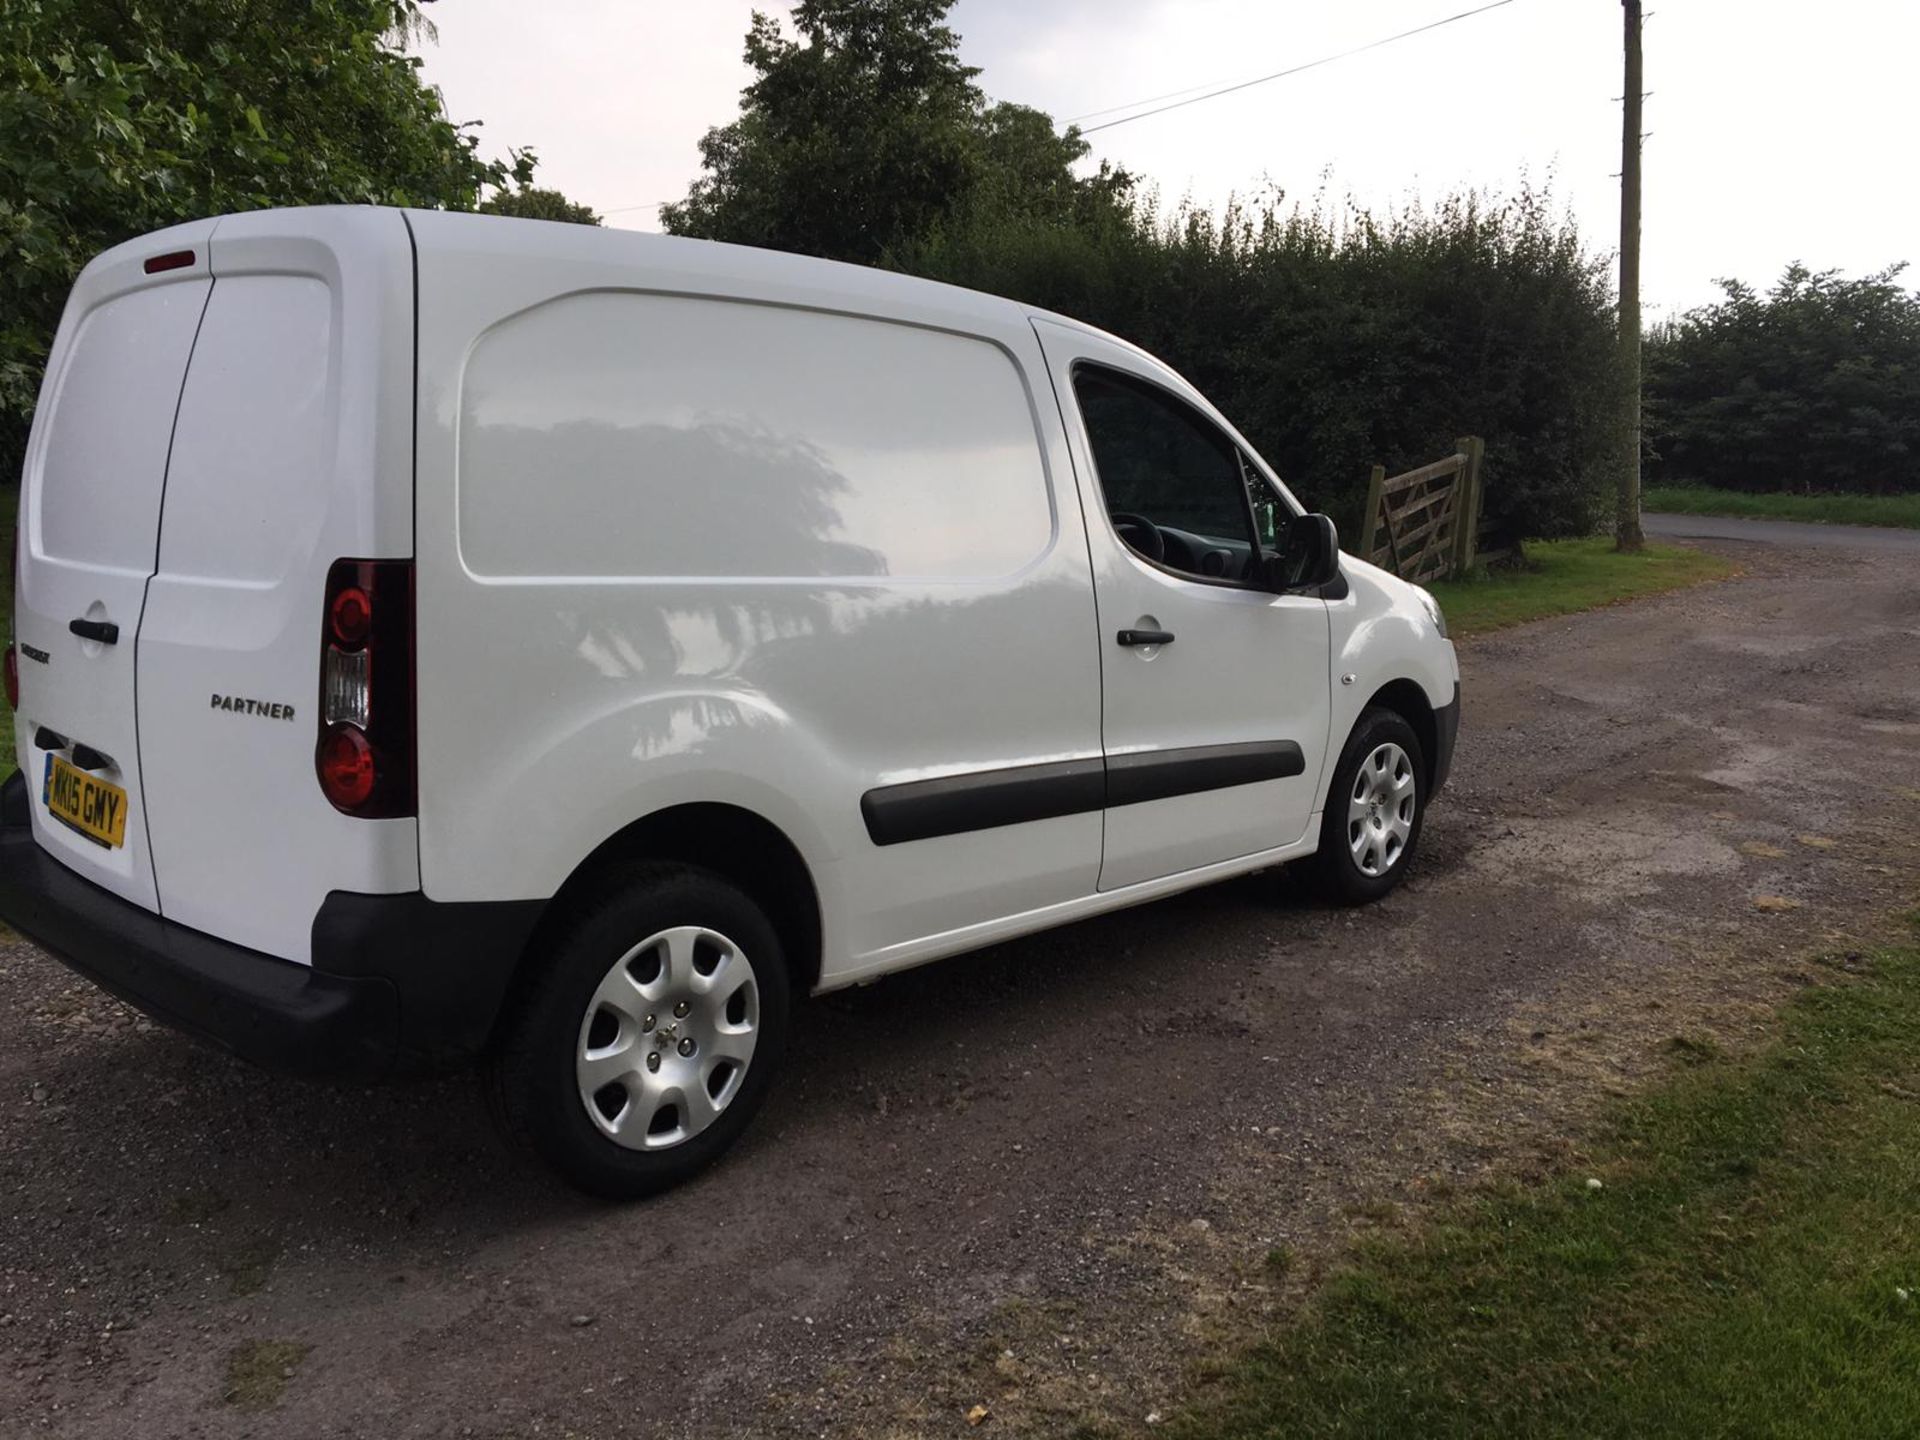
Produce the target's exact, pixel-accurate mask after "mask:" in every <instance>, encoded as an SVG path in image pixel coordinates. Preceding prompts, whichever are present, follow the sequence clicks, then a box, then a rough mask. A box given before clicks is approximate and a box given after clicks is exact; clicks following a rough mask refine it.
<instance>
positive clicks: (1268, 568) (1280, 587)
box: [1260, 515, 1340, 595]
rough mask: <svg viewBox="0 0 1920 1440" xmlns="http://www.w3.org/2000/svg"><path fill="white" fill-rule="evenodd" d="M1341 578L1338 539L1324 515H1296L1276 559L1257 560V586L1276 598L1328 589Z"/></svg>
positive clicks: (1332, 525)
mask: <svg viewBox="0 0 1920 1440" xmlns="http://www.w3.org/2000/svg"><path fill="white" fill-rule="evenodd" d="M1339 575H1340V535H1339V532H1338V531H1337V530H1335V529H1334V524H1333V521H1331V520H1329V519H1328V518H1327V517H1326V516H1325V515H1297V516H1295V517H1294V519H1293V522H1292V523H1291V524H1290V525H1288V527H1287V531H1286V544H1285V545H1284V546H1283V547H1282V548H1281V551H1280V553H1279V554H1277V555H1263V556H1262V557H1261V558H1260V585H1261V588H1262V589H1265V590H1271V591H1272V592H1273V593H1274V594H1276V595H1297V594H1302V593H1305V592H1310V591H1315V590H1318V589H1319V588H1320V587H1321V586H1323V585H1330V584H1332V583H1333V581H1335V580H1336V579H1338V578H1339Z"/></svg>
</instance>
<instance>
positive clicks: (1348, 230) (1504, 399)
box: [889, 189, 1623, 537]
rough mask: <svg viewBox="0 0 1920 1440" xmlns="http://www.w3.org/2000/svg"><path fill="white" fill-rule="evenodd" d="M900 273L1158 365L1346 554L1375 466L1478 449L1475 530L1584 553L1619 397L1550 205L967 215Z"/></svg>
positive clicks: (1569, 241) (905, 256)
mask: <svg viewBox="0 0 1920 1440" xmlns="http://www.w3.org/2000/svg"><path fill="white" fill-rule="evenodd" d="M889 263H891V264H894V265H896V266H898V267H899V268H902V269H906V270H909V271H911V272H913V273H916V274H921V275H930V276H933V277H934V278H937V279H942V280H949V281H953V282H954V283H957V284H962V285H968V286H971V287H973V288H976V289H981V290H989V291H994V292H996V293H999V294H1004V295H1010V296H1013V297H1015V298H1017V299H1020V300H1023V301H1026V302H1029V303H1032V304H1037V305H1043V306H1045V307H1047V308H1049V309H1053V310H1057V311H1060V312H1062V313H1065V314H1068V315H1072V316H1075V317H1076V318H1079V319H1082V320H1086V321H1088V322H1090V323H1092V324H1095V325H1098V326H1100V327H1102V328H1103V329H1107V330H1111V331H1113V332H1114V333H1116V334H1118V335H1121V336H1123V337H1124V338H1126V339H1129V340H1132V341H1134V342H1135V343H1136V344H1139V345H1141V346H1143V347H1145V348H1146V349H1148V350H1150V351H1152V352H1154V353H1155V354H1157V355H1159V356H1161V357H1162V358H1163V359H1165V360H1166V361H1167V362H1168V363H1169V364H1171V365H1173V366H1174V367H1175V368H1176V369H1178V370H1180V371H1181V372H1182V373H1183V374H1185V375H1186V376H1187V377H1188V378H1189V379H1190V380H1192V381H1193V382H1194V384H1196V385H1197V386H1199V387H1200V389H1201V390H1203V391H1204V392H1206V394H1207V395H1208V396H1209V397H1210V398H1211V399H1212V400H1213V401H1214V402H1215V404H1217V405H1218V406H1219V407H1220V408H1221V410H1222V411H1223V412H1224V413H1225V414H1226V415H1227V417H1228V418H1229V419H1230V420H1232V421H1233V422H1234V424H1235V425H1236V426H1237V427H1238V428H1239V429H1240V430H1241V431H1242V432H1243V433H1244V434H1245V435H1246V436H1247V438H1248V439H1249V440H1250V441H1251V442H1252V443H1253V445H1254V447H1255V448H1256V449H1258V450H1259V451H1260V453H1261V454H1262V455H1263V456H1265V457H1266V459H1267V460H1268V461H1269V462H1270V463H1272V464H1273V465H1274V466H1275V467H1276V468H1278V469H1279V470H1280V471H1281V473H1282V474H1283V475H1284V476H1285V477H1286V479H1287V481H1288V483H1289V484H1290V485H1292V486H1293V487H1294V489H1295V491H1296V492H1297V493H1298V494H1300V496H1301V497H1302V498H1303V499H1304V500H1306V501H1307V502H1308V503H1310V504H1313V505H1315V506H1318V507H1320V508H1323V509H1325V510H1327V511H1328V512H1329V513H1330V514H1332V515H1333V516H1334V518H1335V519H1336V520H1337V521H1338V522H1339V524H1340V526H1341V529H1342V531H1343V533H1346V534H1349V535H1351V534H1352V533H1353V531H1354V527H1355V526H1357V524H1358V521H1359V517H1360V511H1361V509H1362V508H1363V502H1364V500H1365V495H1366V484H1367V474H1368V471H1369V469H1370V468H1371V467H1372V466H1373V465H1374V464H1375V463H1381V464H1384V465H1386V466H1387V467H1388V469H1389V470H1390V471H1394V470H1399V469H1405V468H1410V467H1412V466H1414V465H1418V464H1422V463H1424V462H1426V461H1428V460H1432V459H1436V458H1438V457H1439V456H1441V455H1443V454H1446V453H1447V452H1448V451H1449V450H1450V449H1451V448H1452V444H1453V441H1454V440H1455V439H1456V438H1457V437H1458V436H1461V435H1463V434H1478V435H1480V436H1482V437H1484V438H1485V440H1486V442H1487V458H1486V471H1485V474H1486V477H1487V492H1486V503H1487V513H1488V514H1489V515H1490V516H1492V517H1494V518H1495V519H1497V520H1501V521H1504V522H1507V523H1509V524H1510V525H1512V526H1513V527H1514V528H1515V529H1516V530H1517V531H1519V533H1521V534H1523V535H1526V536H1540V537H1551V536H1562V535H1578V534H1587V533H1590V532H1591V531H1592V530H1593V529H1594V528H1595V527H1596V526H1597V525H1598V524H1599V522H1600V520H1601V518H1602V516H1603V515H1604V514H1605V513H1606V508H1607V504H1608V495H1609V493H1610V492H1609V488H1608V487H1609V486H1610V484H1611V482H1612V480H1613V478H1614V476H1615V474H1616V473H1617V464H1618V460H1617V456H1618V447H1619V443H1620V437H1621V434H1622V430H1621V424H1622V407H1621V397H1622V394H1623V391H1622V387H1621V382H1620V374H1619V369H1618V356H1617V352H1616V348H1615V341H1614V312H1613V297H1612V293H1611V289H1610V286H1609V284H1608V279H1607V274H1606V262H1605V261H1604V259H1601V258H1598V257H1595V256H1593V255H1591V254H1589V253H1588V252H1587V251H1586V250H1585V249H1584V248H1583V246H1582V245H1581V242H1580V238H1579V235H1578V233H1577V231H1576V230H1575V229H1574V226H1573V224H1572V222H1571V221H1570V220H1569V219H1567V218H1565V217H1564V216H1562V215H1561V214H1559V213H1558V212H1556V210H1555V209H1554V207H1553V205H1552V203H1551V197H1550V196H1549V195H1548V194H1547V193H1545V192H1542V191H1537V190H1533V189H1523V190H1522V191H1521V192H1520V193H1519V195H1517V196H1516V197H1514V198H1513V199H1511V200H1507V201H1504V202H1499V201H1493V200H1489V199H1488V198H1486V197H1483V196H1478V195H1463V196H1457V197H1454V198H1451V199H1448V200H1446V201H1443V202H1442V203H1440V204H1439V205H1438V206H1437V207H1435V208H1432V209H1423V208H1415V209H1413V210H1410V211H1407V212H1404V213H1396V214H1393V215H1391V216H1388V217H1386V218H1384V219H1382V218H1379V217H1376V216H1374V215H1371V214H1369V213H1367V212H1366V211H1364V210H1359V209H1355V208H1348V209H1346V210H1343V211H1340V212H1332V211H1330V210H1329V209H1327V208H1326V207H1324V206H1319V207H1315V208H1312V209H1301V208H1296V209H1294V210H1292V211H1291V212H1284V213H1283V212H1282V211H1281V210H1280V209H1279V208H1278V207H1276V206H1272V205H1268V206H1261V207H1258V208H1254V209H1249V208H1246V207H1243V206H1238V205H1236V206H1232V207H1230V208H1229V209H1228V210H1227V212H1226V214H1225V216H1224V217H1223V218H1219V219H1216V218H1215V217H1212V216H1210V215H1208V214H1206V213H1204V212H1201V211H1198V210H1195V209H1193V208H1191V207H1186V206H1183V207H1181V208H1180V209H1178V210H1176V211H1175V212H1174V213H1173V214H1172V215H1170V216H1162V215H1160V214H1159V213H1158V212H1157V210H1156V209H1155V207H1154V206H1153V205H1152V203H1151V202H1146V203H1143V204H1141V205H1139V206H1138V207H1135V208H1128V207H1126V206H1124V205H1112V204H1109V205H1087V206H1084V207H1083V208H1082V212H1081V213H1080V214H1079V215H1078V216H1076V217H1074V218H1073V219H1071V220H1067V221H1061V220H1058V219H1054V218H1051V217H1041V218H1035V217H1031V216H1019V215H1014V216H1008V215H1004V214H998V213H995V212H993V211H991V210H983V211H976V212H974V213H971V214H969V215H966V216H962V217H960V218H959V219H958V220H957V221H956V222H953V223H950V224H948V225H944V226H941V227H938V228H936V229H935V230H934V231H933V232H932V233H931V234H929V235H928V236H927V237H926V238H924V239H922V240H920V241H918V242H916V243H912V244H909V245H904V246H899V247H896V248H895V250H894V251H893V252H892V253H891V254H890V256H889Z"/></svg>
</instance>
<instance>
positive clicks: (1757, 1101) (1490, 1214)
mask: <svg viewBox="0 0 1920 1440" xmlns="http://www.w3.org/2000/svg"><path fill="white" fill-rule="evenodd" d="M1828 964H1829V965H1830V966H1832V967H1833V978H1834V979H1836V980H1841V981H1843V983H1835V984H1822V985H1818V986H1815V987H1813V988H1811V989H1809V990H1808V991H1806V992H1805V993H1803V995H1802V996H1801V997H1800V998H1799V999H1797V1000H1796V1001H1795V1002H1794V1003H1792V1004H1791V1005H1789V1006H1788V1007H1787V1009H1786V1011H1785V1013H1784V1016H1783V1021H1782V1026H1781V1033H1780V1035H1779V1037H1778V1039H1777V1040H1776V1041H1775V1042H1774V1043H1773V1044H1771V1045H1770V1046H1769V1047H1768V1048H1766V1049H1764V1050H1763V1051H1762V1052H1760V1053H1758V1054H1756V1055H1753V1056H1751V1057H1748V1058H1744V1059H1733V1060H1729V1059H1726V1058H1723V1057H1722V1056H1721V1055H1720V1053H1719V1052H1718V1051H1717V1050H1715V1049H1713V1048H1711V1047H1706V1046H1699V1045H1691V1046H1689V1045H1682V1044H1676V1046H1675V1047H1674V1056H1673V1059H1674V1070H1673V1073H1672V1074H1671V1075H1670V1076H1668V1077H1667V1078H1666V1079H1664V1080H1662V1081H1660V1082H1658V1083H1657V1084H1656V1085H1655V1086H1654V1087H1653V1088H1652V1089H1651V1090H1649V1091H1648V1092H1646V1093H1644V1094H1643V1095H1641V1096H1639V1097H1638V1098H1635V1099H1633V1100H1631V1101H1625V1102H1622V1103H1621V1105H1620V1107H1619V1108H1618V1110H1617V1111H1616V1112H1615V1113H1614V1115H1613V1116H1612V1118H1611V1120H1610V1122H1609V1125H1608V1128H1607V1131H1606V1133H1605V1134H1604V1135H1603V1137H1602V1138H1601V1140H1600V1141H1599V1143H1598V1148H1597V1152H1596V1153H1595V1154H1594V1155H1593V1158H1592V1160H1591V1162H1590V1167H1589V1168H1583V1169H1582V1170H1580V1171H1579V1172H1578V1173H1575V1174H1570V1175H1567V1176H1565V1177H1562V1178H1560V1179H1558V1180H1555V1181H1552V1182H1548V1183H1546V1184H1543V1185H1539V1186H1535V1187H1532V1188H1522V1187H1518V1186H1512V1187H1508V1188H1505V1189H1500V1190H1496V1191H1494V1192H1492V1193H1489V1194H1487V1195H1484V1196H1482V1197H1480V1198H1478V1199H1476V1200H1473V1201H1470V1202H1467V1203H1465V1204H1463V1205H1462V1206H1461V1207H1460V1209H1459V1210H1457V1211H1456V1212H1455V1213H1453V1214H1452V1215H1451V1216H1449V1217H1448V1218H1447V1219H1446V1220H1444V1221H1443V1222H1442V1223H1439V1224H1437V1225H1435V1226H1434V1227H1432V1228H1431V1229H1429V1230H1428V1231H1426V1232H1425V1233H1423V1234H1420V1235H1418V1236H1416V1237H1413V1238H1398V1239H1381V1240H1373V1241H1369V1242H1366V1243H1363V1244H1361V1245H1360V1246H1359V1247H1358V1248H1357V1250H1356V1251H1355V1253H1354V1254H1353V1256H1352V1259H1351V1264H1350V1265H1349V1266H1348V1267H1346V1268H1345V1269H1344V1270H1343V1271H1341V1272H1340V1273H1338V1274H1337V1275H1336V1276H1335V1278H1333V1279H1332V1280H1331V1281H1330V1282H1329V1283H1328V1284H1327V1286H1326V1288H1325V1289H1324V1290H1323V1291H1322V1292H1321V1293H1320V1295H1319V1296H1318V1297H1317V1298H1316V1299H1314V1300H1313V1301H1311V1302H1309V1305H1308V1309H1307V1311H1306V1313H1305V1314H1304V1316H1303V1317H1302V1318H1301V1319H1300V1320H1299V1321H1297V1322H1296V1323H1295V1324H1293V1325H1292V1326H1290V1327H1289V1328H1287V1329H1286V1330H1284V1331H1283V1332H1282V1333H1281V1334H1279V1335H1278V1336H1277V1337H1276V1338H1275V1339H1273V1340H1271V1341H1270V1342H1268V1343H1266V1344H1265V1345H1263V1346H1261V1347H1259V1348H1258V1349H1255V1350H1254V1351H1252V1352H1251V1353H1249V1354H1248V1355H1246V1356H1245V1357H1244V1358H1242V1359H1241V1360H1239V1361H1237V1362H1235V1363H1234V1364H1232V1365H1231V1366H1230V1367H1229V1368H1228V1370H1227V1373H1226V1378H1225V1379H1224V1380H1223V1381H1222V1382H1221V1386H1220V1388H1219V1389H1217V1390H1216V1391H1214V1392H1212V1393H1211V1396H1210V1398H1208V1399H1205V1400H1203V1401H1202V1402H1200V1405H1199V1406H1198V1408H1196V1409H1195V1410H1193V1411H1191V1412H1189V1413H1188V1414H1186V1415H1185V1416H1183V1417H1181V1419H1180V1421H1179V1423H1178V1424H1177V1425H1175V1426H1173V1427H1172V1429H1173V1432H1174V1433H1175V1434H1177V1435H1181V1436H1185V1437H1189V1440H1197V1437H1201V1436H1205V1437H1209V1440H1215V1437H1218V1440H1228V1437H1239V1436H1256V1435H1257V1436H1273V1435H1316V1436H1325V1435H1347V1436H1359V1435H1366V1436H1372V1435H1378V1436H1403V1435H1422V1436H1452V1435H1463V1436H1464V1435H1476V1436H1477V1435H1534V1436H1542V1435H1649V1434H1662V1435H1706V1434H1714V1435H1743V1436H1813V1435H1898V1434H1906V1435H1911V1434H1916V1433H1920V1228H1917V1227H1916V1226H1915V1224H1914V1215H1915V1213H1916V1210H1917V1209H1920V946H1915V945H1907V946H1904V947H1900V948H1894V949H1889V950H1883V951H1879V952H1875V953H1872V954H1869V955H1852V956H1847V957H1844V958H1836V959H1833V960H1830V961H1829V962H1828ZM1842 970H1845V971H1853V972H1859V973H1858V978H1847V977H1844V976H1842V975H1841V974H1840V973H1839V972H1840V971H1842ZM1595 1181H1598V1182H1599V1183H1598V1185H1595V1183H1594V1182H1595Z"/></svg>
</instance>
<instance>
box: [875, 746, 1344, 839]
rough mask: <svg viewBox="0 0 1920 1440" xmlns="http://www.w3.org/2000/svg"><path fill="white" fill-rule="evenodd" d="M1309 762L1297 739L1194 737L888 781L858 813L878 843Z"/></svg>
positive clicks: (1246, 779) (1238, 780)
mask: <svg viewBox="0 0 1920 1440" xmlns="http://www.w3.org/2000/svg"><path fill="white" fill-rule="evenodd" d="M1305 769H1306V759H1305V757H1304V756H1303V755H1302V754H1301V753H1300V747H1299V746H1298V745H1296V744H1295V743H1294V742H1293V741H1291V740H1256V741H1253V742H1251V743H1249V744H1243V745H1196V746H1193V747H1191V748H1189V749H1184V750H1150V751H1147V752H1145V753H1143V754H1138V755H1121V756H1118V757H1116V758H1114V759H1111V760H1105V761H1102V760H1065V761H1060V762H1058V763H1055V764H1047V765H1016V766H1012V767H1009V768H1006V769H1001V770H978V771H974V772H971V773H969V774H966V775H943V776H941V777H940V778H939V779H938V780H913V781H909V782H908V783H907V784H905V785H883V786H881V787H880V788H879V789H877V790H869V791H868V792H867V793H866V794H865V795H863V796H861V797H860V813H861V815H862V816H863V817H864V818H865V819H866V822H867V834H868V836H869V837H870V838H871V839H872V840H873V843H874V844H876V845H899V844H901V843H903V842H905V841H908V840H931V839H934V838H935V837H937V836H941V835H963V834H966V833H967V832H968V831H972V830H991V829H994V828H995V827H997V826H1001V825H1021V824H1024V823H1026V822H1027V821H1029V820H1051V819H1053V818H1054V817H1056V816H1060V815H1084V814H1086V813H1088V812H1089V811H1093V810H1101V809H1105V808H1106V807H1108V806H1112V805H1138V804H1140V803H1141V802H1142V801H1146V800H1165V799H1168V798H1170V797H1172V796H1175V795H1195V794H1198V793H1200V792H1201V791H1204V790H1222V789H1225V788H1226V787H1228V786H1230V785H1252V784H1255V783H1256V782H1258V781H1261V780H1284V779H1286V778H1287V777H1289V776H1292V775H1298V774H1301V773H1302V772H1303V771H1304V770H1305Z"/></svg>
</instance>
